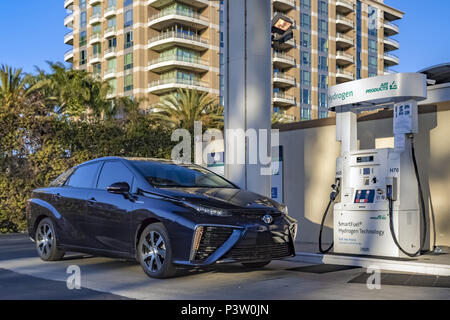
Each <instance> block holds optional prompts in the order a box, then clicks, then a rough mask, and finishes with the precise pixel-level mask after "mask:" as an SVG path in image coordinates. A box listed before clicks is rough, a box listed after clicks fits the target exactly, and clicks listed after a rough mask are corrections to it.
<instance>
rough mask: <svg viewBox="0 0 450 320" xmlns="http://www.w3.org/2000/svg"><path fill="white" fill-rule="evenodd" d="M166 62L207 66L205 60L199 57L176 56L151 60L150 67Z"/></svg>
mask: <svg viewBox="0 0 450 320" xmlns="http://www.w3.org/2000/svg"><path fill="white" fill-rule="evenodd" d="M166 61H181V62H187V63H195V64H201V65H204V66H208V62H207V61H206V60H202V59H200V58H199V57H184V56H179V55H176V54H173V55H170V56H165V57H159V58H157V59H153V60H151V61H150V63H149V64H150V65H153V64H157V63H161V62H166Z"/></svg>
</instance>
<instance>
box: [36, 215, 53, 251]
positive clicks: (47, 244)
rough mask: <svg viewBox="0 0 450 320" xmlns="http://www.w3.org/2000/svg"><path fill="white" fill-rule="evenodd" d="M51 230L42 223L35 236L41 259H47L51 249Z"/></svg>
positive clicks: (47, 225)
mask: <svg viewBox="0 0 450 320" xmlns="http://www.w3.org/2000/svg"><path fill="white" fill-rule="evenodd" d="M53 239H54V237H53V230H52V227H51V226H50V225H49V224H48V223H43V224H42V225H41V226H40V227H39V230H38V234H37V248H38V250H39V253H40V254H41V256H43V257H48V256H49V255H50V253H51V251H52V248H53Z"/></svg>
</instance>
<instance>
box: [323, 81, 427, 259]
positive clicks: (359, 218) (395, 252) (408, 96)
mask: <svg viewBox="0 0 450 320" xmlns="http://www.w3.org/2000/svg"><path fill="white" fill-rule="evenodd" d="M426 96H427V90H426V76H425V75H423V74H420V73H397V74H390V75H385V76H378V77H372V78H367V79H361V80H356V81H351V82H347V83H343V84H338V85H335V86H333V87H330V88H329V90H328V107H329V108H330V109H331V110H332V111H335V112H336V140H337V141H340V142H341V154H340V156H339V157H338V158H337V159H336V177H335V184H333V186H332V188H333V191H332V192H331V195H330V202H329V204H328V206H327V209H326V211H325V213H324V216H323V219H322V224H321V228H320V235H319V248H320V251H321V252H327V251H329V250H330V249H331V247H332V246H333V244H334V252H335V253H344V254H357V255H372V256H387V257H405V256H415V255H417V254H419V253H420V251H421V250H422V249H424V248H423V247H424V245H425V239H426V229H427V228H426V217H425V204H424V201H423V195H422V191H421V186H420V179H419V171H418V168H417V162H416V158H415V150H414V135H415V134H417V133H418V110H417V101H420V100H424V99H426ZM380 108H383V109H386V108H393V114H394V116H393V136H394V147H393V148H383V149H368V150H359V149H358V141H357V114H358V113H360V112H361V111H367V110H376V109H380ZM374 139H375V138H374ZM338 194H340V200H338V198H337V195H338ZM333 202H335V203H334V207H333V218H334V221H333V226H334V229H333V240H334V241H333V244H332V245H331V246H330V247H329V248H327V249H323V248H322V242H321V237H322V229H323V224H324V221H325V218H326V215H327V213H328V211H329V209H330V207H331V204H332V203H333Z"/></svg>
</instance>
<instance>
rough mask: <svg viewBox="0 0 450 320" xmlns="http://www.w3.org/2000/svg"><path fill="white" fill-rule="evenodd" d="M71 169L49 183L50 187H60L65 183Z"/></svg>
mask: <svg viewBox="0 0 450 320" xmlns="http://www.w3.org/2000/svg"><path fill="white" fill-rule="evenodd" d="M73 170H74V169H73V168H70V169H69V170H67V171H65V172H63V173H61V174H60V175H59V176H58V178H56V179H55V180H53V181H52V182H50V185H49V186H50V187H60V186H62V185H63V184H64V182H66V180H67V178H68V177H69V176H70V175H71V174H72V172H73Z"/></svg>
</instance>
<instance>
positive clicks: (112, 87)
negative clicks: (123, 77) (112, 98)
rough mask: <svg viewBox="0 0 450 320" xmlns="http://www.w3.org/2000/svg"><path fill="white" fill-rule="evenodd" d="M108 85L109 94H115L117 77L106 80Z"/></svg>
mask: <svg viewBox="0 0 450 320" xmlns="http://www.w3.org/2000/svg"><path fill="white" fill-rule="evenodd" d="M108 85H109V91H108V93H109V94H116V92H117V79H111V80H109V81H108Z"/></svg>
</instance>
